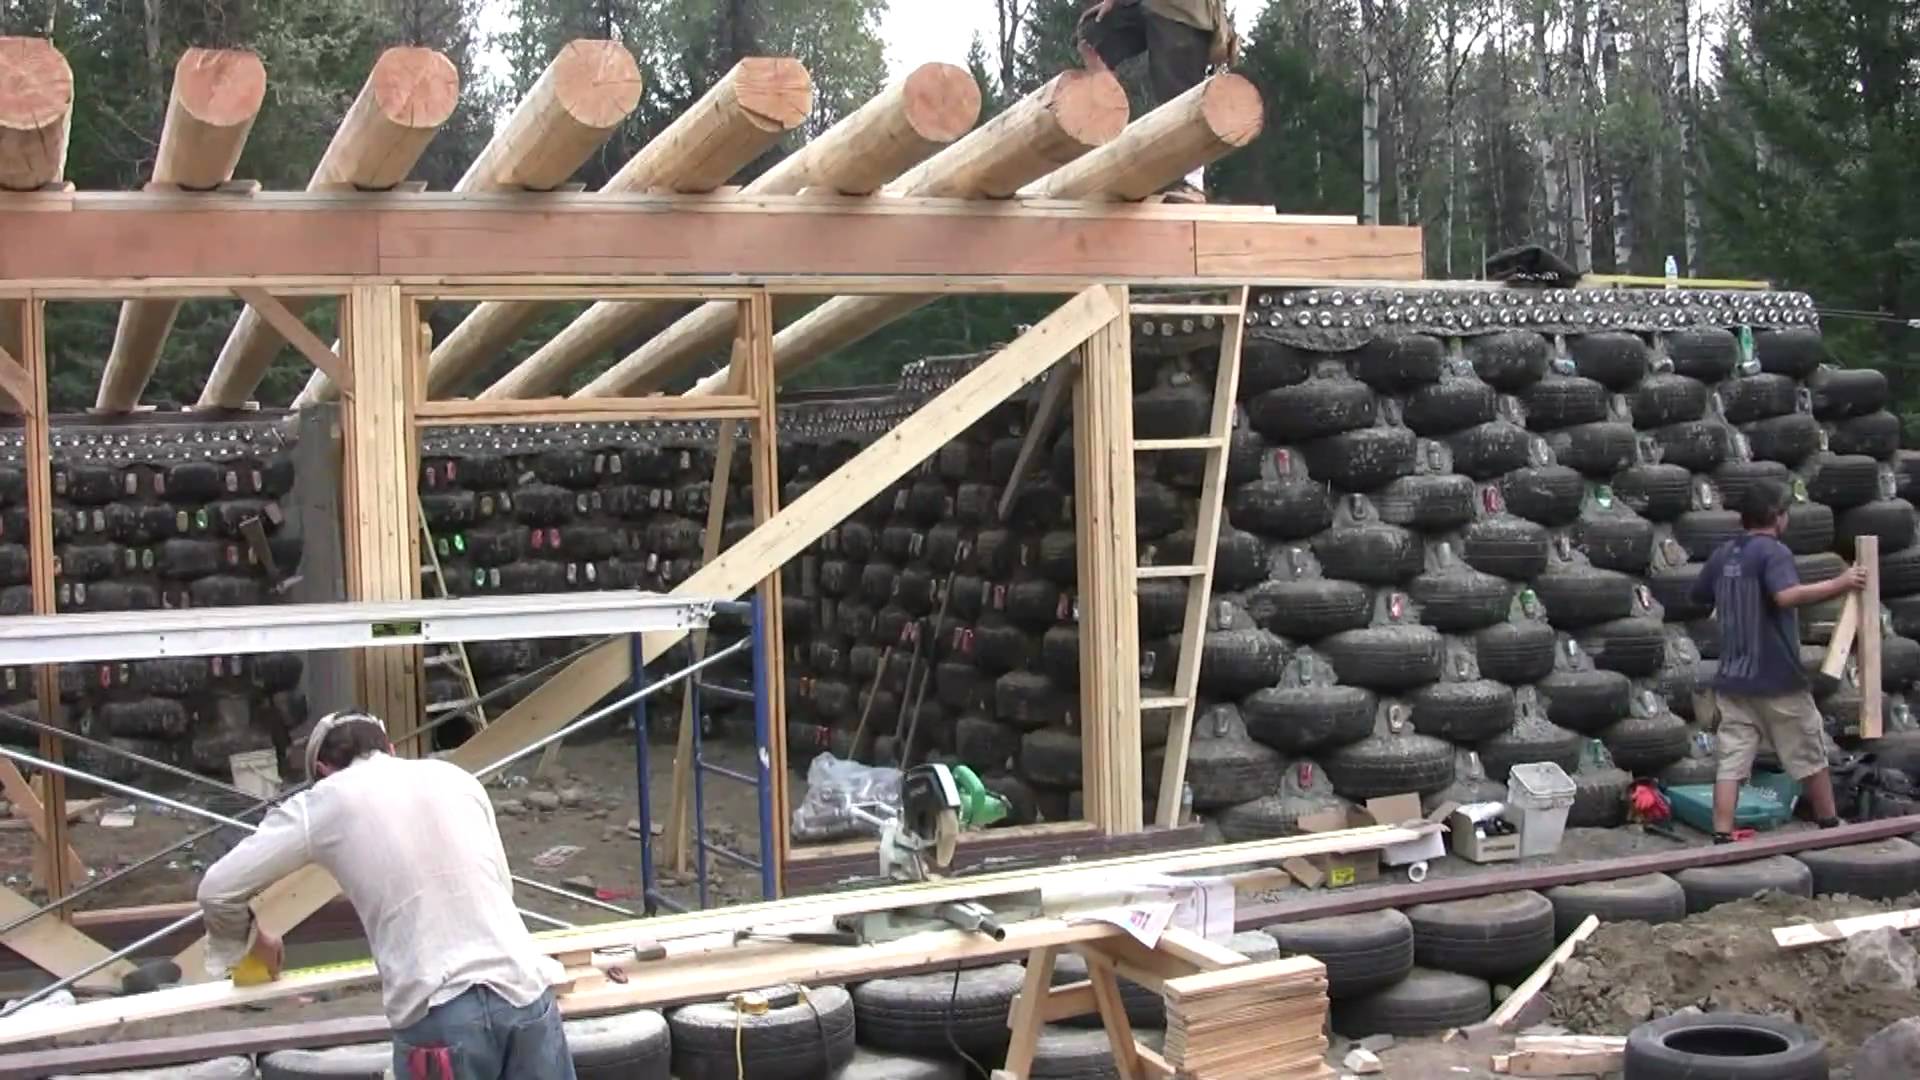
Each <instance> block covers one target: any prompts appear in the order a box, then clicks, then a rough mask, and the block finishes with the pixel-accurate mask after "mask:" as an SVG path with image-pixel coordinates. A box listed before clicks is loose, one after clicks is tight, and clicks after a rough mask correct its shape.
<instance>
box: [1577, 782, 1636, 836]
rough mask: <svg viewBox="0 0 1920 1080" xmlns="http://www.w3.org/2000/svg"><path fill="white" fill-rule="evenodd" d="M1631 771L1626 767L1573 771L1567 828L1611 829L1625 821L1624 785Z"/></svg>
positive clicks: (1625, 789)
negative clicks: (1571, 799)
mask: <svg viewBox="0 0 1920 1080" xmlns="http://www.w3.org/2000/svg"><path fill="white" fill-rule="evenodd" d="M1632 785H1633V774H1632V773H1630V772H1628V771H1626V770H1625V769H1581V770H1580V771H1579V772H1577V773H1574V774H1573V805H1572V806H1570V807H1568V808H1567V827H1568V828H1570V829H1613V828H1618V827H1619V826H1621V825H1625V824H1626V823H1627V789H1628V788H1630V787H1631V786H1632Z"/></svg>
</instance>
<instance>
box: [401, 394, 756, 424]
mask: <svg viewBox="0 0 1920 1080" xmlns="http://www.w3.org/2000/svg"><path fill="white" fill-rule="evenodd" d="M755 409H756V406H755V404H754V401H753V398H751V397H748V396H747V395H745V394H720V395H714V396H711V397H700V398H682V397H643V398H502V399H498V400H491V399H490V400H486V401H423V402H421V403H420V404H419V406H417V408H416V412H417V413H418V415H419V418H420V422H421V423H422V424H490V423H499V422H501V421H507V420H511V421H516V422H519V423H528V424H533V423H540V422H543V421H549V420H551V421H566V422H581V421H589V420H746V419H751V418H752V417H753V416H754V415H755Z"/></svg>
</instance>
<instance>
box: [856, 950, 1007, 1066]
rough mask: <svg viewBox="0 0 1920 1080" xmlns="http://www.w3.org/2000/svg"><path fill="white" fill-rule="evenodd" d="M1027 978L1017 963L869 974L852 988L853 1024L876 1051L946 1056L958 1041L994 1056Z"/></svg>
mask: <svg viewBox="0 0 1920 1080" xmlns="http://www.w3.org/2000/svg"><path fill="white" fill-rule="evenodd" d="M1025 979H1026V969H1024V968H1022V967H1021V966H1020V965H1019V964H995V965H993V966H991V967H978V968H967V969H965V970H963V971H959V972H954V971H934V972H928V973H926V974H924V975H901V976H896V977H893V978H886V979H873V980H870V981H868V982H864V983H861V984H860V985H858V986H856V987H854V988H853V1013H854V1018H855V1028H856V1029H857V1030H858V1032H859V1038H860V1042H861V1044H862V1045H865V1046H868V1047H871V1048H873V1049H875V1050H889V1051H893V1052H896V1053H903V1054H927V1055H930V1056H934V1057H948V1056H950V1055H951V1053H952V1047H955V1046H957V1047H958V1048H959V1049H960V1051H961V1052H962V1053H965V1054H968V1055H970V1056H972V1057H974V1058H991V1057H997V1056H999V1055H1001V1054H1004V1053H1005V1052H1006V1049H1007V1040H1008V1037H1009V1034H1010V1033H1009V1031H1008V1029H1007V1011H1008V1010H1009V1009H1010V1008H1012V1006H1013V999H1014V997H1015V996H1016V995H1018V994H1019V992H1020V984H1021V983H1022V982H1024V981H1025ZM949 1040H951V1041H949Z"/></svg>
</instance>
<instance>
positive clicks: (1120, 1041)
mask: <svg viewBox="0 0 1920 1080" xmlns="http://www.w3.org/2000/svg"><path fill="white" fill-rule="evenodd" d="M1085 955H1086V958H1087V981H1088V982H1090V983H1092V984H1093V1000H1094V1004H1095V1007H1096V1009H1097V1010H1098V1012H1099V1014H1100V1026H1101V1027H1103V1028H1105V1029H1106V1031H1107V1047H1108V1048H1109V1049H1111V1050H1112V1051H1113V1066H1114V1071H1116V1072H1118V1073H1119V1074H1120V1076H1121V1077H1122V1078H1124V1080H1132V1078H1134V1077H1137V1076H1139V1075H1140V1056H1139V1050H1140V1048H1139V1045H1138V1044H1137V1043H1135V1042H1134V1038H1133V1025H1132V1024H1131V1023H1130V1022H1129V1021H1128V1020H1127V1003H1126V1002H1125V1001H1124V1000H1122V999H1121V997H1120V980H1119V979H1118V978H1117V977H1115V975H1114V973H1113V967H1114V966H1113V964H1112V962H1111V961H1109V960H1108V959H1107V958H1106V957H1105V956H1102V955H1100V954H1099V950H1098V949H1093V948H1090V949H1088V950H1087V951H1086V953H1085Z"/></svg>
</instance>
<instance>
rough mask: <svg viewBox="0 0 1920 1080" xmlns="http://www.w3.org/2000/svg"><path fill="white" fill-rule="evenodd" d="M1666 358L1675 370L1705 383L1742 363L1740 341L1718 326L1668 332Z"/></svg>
mask: <svg viewBox="0 0 1920 1080" xmlns="http://www.w3.org/2000/svg"><path fill="white" fill-rule="evenodd" d="M1666 345H1667V359H1669V360H1671V361H1673V370H1674V371H1676V372H1679V373H1680V374H1682V375H1687V376H1691V377H1692V378H1695V379H1699V380H1700V381H1701V382H1705V383H1716V382H1719V381H1720V380H1722V379H1725V378H1726V377H1727V376H1729V375H1731V374H1733V369H1734V368H1735V367H1738V366H1739V364H1740V341H1739V339H1738V338H1736V337H1734V336H1733V332H1732V331H1730V330H1725V329H1722V328H1720V327H1718V326H1689V327H1687V328H1686V329H1684V330H1675V331H1674V332H1673V333H1670V334H1668V335H1667V341H1666Z"/></svg>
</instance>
